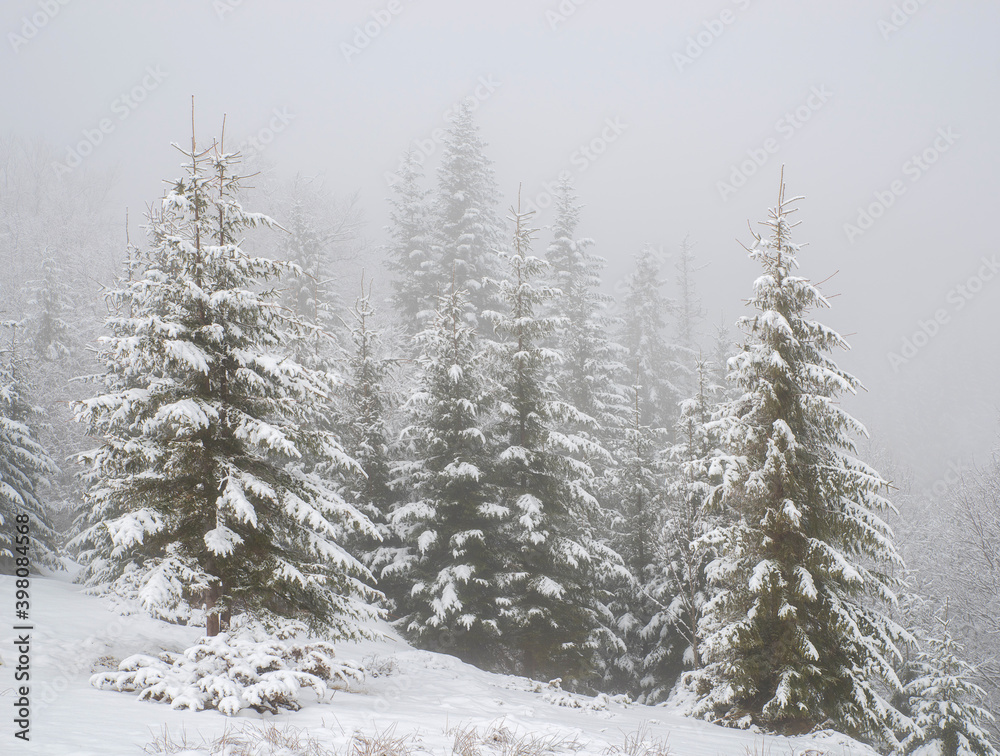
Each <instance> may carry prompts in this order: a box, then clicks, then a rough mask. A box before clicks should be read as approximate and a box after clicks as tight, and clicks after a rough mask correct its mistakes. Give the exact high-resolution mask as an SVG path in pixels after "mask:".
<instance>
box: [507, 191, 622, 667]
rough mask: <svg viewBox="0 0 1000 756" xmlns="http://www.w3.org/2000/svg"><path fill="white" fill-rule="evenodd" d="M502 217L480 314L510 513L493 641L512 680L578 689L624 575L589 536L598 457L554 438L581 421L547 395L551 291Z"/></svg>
mask: <svg viewBox="0 0 1000 756" xmlns="http://www.w3.org/2000/svg"><path fill="white" fill-rule="evenodd" d="M511 212H512V218H511V220H513V221H514V223H515V232H514V243H513V250H512V251H511V252H510V253H509V254H506V255H505V257H506V263H507V264H508V267H509V275H508V277H506V278H504V279H501V280H500V281H499V282H498V288H499V294H500V301H501V302H502V303H503V305H504V309H503V310H502V311H501V312H491V313H489V317H490V318H491V319H492V320H493V324H494V328H495V330H496V334H497V342H496V344H495V345H494V351H495V355H496V359H495V365H496V366H497V377H496V381H497V386H498V392H499V397H498V410H499V411H498V419H497V424H496V426H495V427H494V428H493V432H492V434H491V437H492V438H494V439H496V442H497V451H496V468H495V471H494V473H495V475H494V479H495V481H496V485H497V487H498V488H499V489H500V494H499V496H500V503H501V505H502V506H503V507H504V509H505V510H507V511H509V512H510V513H511V514H510V519H509V523H510V529H509V532H508V535H507V538H508V541H507V543H508V544H509V545H506V546H505V549H506V552H507V553H506V555H505V557H506V563H505V568H504V570H503V572H502V573H501V574H500V575H499V576H498V578H499V585H500V588H501V590H502V591H503V592H504V594H505V595H504V599H503V604H502V607H501V608H502V617H501V624H500V627H501V638H502V641H503V644H504V646H505V647H506V648H507V649H508V650H509V653H510V654H511V657H512V661H513V662H514V665H515V668H516V669H517V670H518V671H520V672H521V673H523V674H527V675H529V676H532V677H536V678H538V677H539V676H541V678H542V679H546V678H549V677H555V676H559V677H562V678H563V679H564V680H569V681H573V682H575V683H582V684H586V682H588V680H589V679H590V678H593V677H594V675H595V674H596V673H597V672H598V671H599V670H598V669H597V667H598V666H599V660H598V659H597V654H596V651H597V649H598V648H599V647H600V646H601V644H602V643H606V642H608V641H607V639H606V638H604V637H603V636H604V635H605V634H606V633H607V628H608V626H609V625H610V623H611V622H612V620H613V617H612V616H611V614H610V611H609V610H608V607H607V603H608V599H609V591H608V587H609V586H610V585H611V582H612V581H613V580H620V579H623V577H627V572H626V571H625V570H624V567H623V565H622V563H621V557H620V556H618V555H617V554H616V553H615V552H614V551H613V550H611V549H610V548H609V547H607V546H606V545H605V544H603V543H602V542H600V541H599V539H598V538H597V536H596V534H595V533H594V532H593V531H594V529H595V526H598V525H599V524H601V523H603V521H604V520H605V515H604V513H603V512H601V508H600V505H599V503H598V501H597V499H596V498H595V497H594V493H593V492H594V487H595V484H596V480H595V475H594V471H593V468H592V467H591V466H590V465H589V464H587V463H586V462H585V461H582V460H585V459H598V458H600V456H601V455H602V449H601V448H600V446H599V445H598V444H595V443H594V442H593V441H591V440H589V439H587V438H585V437H583V436H580V435H575V434H571V433H565V432H560V431H559V430H557V429H558V428H566V427H568V426H571V425H574V424H577V423H583V422H585V420H586V419H585V417H584V416H583V415H582V413H580V412H579V411H578V410H577V409H576V408H575V407H573V406H571V405H569V404H568V403H566V402H563V401H560V400H559V399H558V398H557V397H558V394H557V390H556V387H555V386H554V385H553V381H552V378H551V375H552V363H553V362H558V361H559V359H560V355H559V354H558V352H556V351H554V350H552V349H549V348H546V347H545V346H543V345H544V343H545V341H546V339H547V338H548V337H549V335H550V334H551V333H552V330H553V328H554V325H555V324H554V322H553V319H552V318H549V317H545V316H543V315H541V314H540V311H541V309H542V307H544V305H545V302H546V300H548V299H549V298H551V296H552V294H553V292H552V290H551V288H550V287H548V286H545V285H540V284H539V283H538V281H539V279H540V278H541V275H542V273H543V271H544V268H545V263H544V261H542V260H540V259H538V258H536V257H533V256H532V255H531V252H530V246H531V239H532V234H533V230H532V229H529V227H528V225H527V224H528V220H529V218H530V215H531V213H522V212H520V210H519V209H518V210H512V211H511ZM612 635H613V634H612ZM612 640H613V639H612Z"/></svg>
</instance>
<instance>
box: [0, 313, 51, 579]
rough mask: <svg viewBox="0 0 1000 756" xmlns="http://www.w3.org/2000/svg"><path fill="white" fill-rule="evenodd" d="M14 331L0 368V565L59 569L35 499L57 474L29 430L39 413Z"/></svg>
mask: <svg viewBox="0 0 1000 756" xmlns="http://www.w3.org/2000/svg"><path fill="white" fill-rule="evenodd" d="M12 327H13V329H14V330H13V334H14V335H12V337H11V348H10V351H9V353H8V356H7V359H6V360H4V363H2V364H0V525H2V526H3V527H2V528H0V565H2V566H3V567H5V568H12V567H15V566H18V567H20V566H29V567H30V566H34V565H44V566H46V567H50V568H53V569H62V564H61V563H60V561H59V549H58V547H57V545H56V541H57V538H56V533H55V532H54V531H53V529H52V525H51V523H50V519H49V515H48V512H47V511H46V507H45V506H44V504H43V503H42V501H41V499H40V498H39V490H40V489H41V488H43V487H45V486H47V485H48V482H49V480H48V479H49V477H50V476H52V475H54V474H56V473H57V472H58V468H57V467H56V464H55V462H53V461H52V458H51V457H50V456H49V455H48V452H46V450H45V449H44V448H43V447H42V445H41V444H39V443H38V441H37V440H36V438H37V432H36V430H35V428H34V427H33V426H35V425H36V424H37V422H38V421H39V419H40V417H41V415H42V411H41V410H40V409H39V408H38V407H36V406H34V405H33V404H32V403H31V401H30V400H29V397H28V386H27V385H26V384H25V382H24V380H23V378H22V376H23V374H24V366H23V363H22V361H21V359H20V358H19V357H18V355H17V350H16V333H17V329H16V326H12Z"/></svg>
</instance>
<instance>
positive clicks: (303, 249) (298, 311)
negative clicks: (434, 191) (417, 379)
mask: <svg viewBox="0 0 1000 756" xmlns="http://www.w3.org/2000/svg"><path fill="white" fill-rule="evenodd" d="M287 194H288V196H287V200H286V201H285V203H284V204H286V205H287V216H286V218H285V219H284V221H283V225H284V228H285V230H286V231H287V232H288V233H287V234H285V235H284V238H283V240H282V244H281V247H280V248H279V250H278V255H277V256H278V258H279V259H281V260H286V261H287V262H290V263H292V264H293V265H295V266H297V269H296V272H295V273H294V274H293V275H288V276H286V277H285V280H284V282H283V286H282V288H283V292H282V297H281V301H282V304H283V305H284V306H285V307H287V308H288V309H289V310H290V311H291V312H292V314H293V316H294V317H295V318H296V319H298V320H301V321H303V322H305V323H309V324H311V325H312V326H314V327H313V328H310V329H308V331H307V332H306V333H305V334H304V335H303V337H300V338H298V339H296V342H295V344H294V349H295V357H296V359H297V360H298V361H299V362H300V363H302V364H303V365H307V366H309V367H321V366H325V365H330V364H331V363H332V362H333V361H334V358H335V356H337V351H338V350H337V342H336V340H335V338H333V335H334V334H335V333H336V331H337V329H338V327H339V326H340V320H339V318H338V317H337V315H336V312H337V309H338V305H339V304H340V302H339V301H338V296H337V293H336V291H334V288H333V286H332V284H333V282H334V281H336V280H337V276H336V275H335V274H334V272H333V263H334V248H335V247H336V246H337V245H339V244H344V243H345V242H346V241H348V240H349V239H350V238H351V237H352V235H353V234H354V233H355V232H356V226H357V223H358V218H357V214H356V213H355V212H353V210H352V208H351V207H347V208H345V209H342V210H340V212H338V213H336V214H335V211H333V210H332V209H331V208H329V207H328V202H329V200H328V197H327V195H326V194H325V192H324V191H323V189H322V187H321V186H319V185H318V184H317V183H316V180H315V179H305V178H303V177H301V176H297V177H296V178H295V179H294V180H293V181H292V183H291V184H290V186H289V188H288V189H287Z"/></svg>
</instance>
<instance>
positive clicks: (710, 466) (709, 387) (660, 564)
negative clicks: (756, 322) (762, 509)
mask: <svg viewBox="0 0 1000 756" xmlns="http://www.w3.org/2000/svg"><path fill="white" fill-rule="evenodd" d="M695 377H696V380H697V384H696V390H695V393H694V395H693V396H692V397H691V398H689V399H686V400H684V401H683V402H681V407H680V410H681V414H680V419H679V420H678V424H677V433H676V436H677V440H676V442H674V443H673V444H671V445H670V447H669V451H668V457H669V458H668V459H667V460H666V461H665V466H666V467H667V470H668V472H667V477H668V482H667V486H666V491H665V496H664V497H663V502H664V509H663V512H662V514H661V517H660V520H659V523H658V524H659V531H658V532H659V539H658V542H657V545H658V547H659V550H660V551H659V553H658V554H657V559H656V564H655V577H654V578H653V579H652V580H650V581H649V582H648V585H649V592H650V594H651V595H652V596H653V597H654V598H655V599H656V602H657V604H658V606H659V611H657V612H656V613H655V614H654V615H653V617H652V619H651V620H650V622H649V624H648V625H647V626H646V627H645V628H644V631H643V635H644V636H645V637H647V638H651V639H655V645H654V647H653V648H652V650H651V651H650V652H649V654H648V655H647V656H646V658H645V659H644V667H645V672H646V677H645V679H644V680H643V683H644V689H645V698H646V700H647V701H648V702H651V703H652V702H656V701H660V700H662V699H663V698H665V697H666V695H667V694H669V692H670V689H671V688H672V687H673V684H674V682H675V681H676V678H677V676H678V674H679V673H680V672H681V670H682V669H685V668H686V669H698V668H699V667H701V651H700V648H699V646H700V641H701V637H700V635H699V624H700V622H701V616H702V608H703V607H704V606H705V603H706V602H707V601H708V598H709V588H708V580H707V577H706V570H705V568H706V566H707V564H708V562H709V560H710V559H712V558H714V557H715V556H716V554H715V553H714V551H713V550H712V548H711V547H707V548H706V547H704V544H702V547H701V548H695V547H694V546H695V544H696V543H698V542H699V539H701V538H702V536H704V535H705V534H706V533H707V532H708V531H709V529H710V527H711V524H712V519H711V518H710V517H709V516H708V515H707V514H706V513H705V511H704V503H705V499H706V497H707V496H708V493H709V491H710V489H711V485H712V479H713V477H714V476H717V475H718V474H719V473H720V472H721V471H720V470H718V469H717V465H716V464H715V462H716V460H717V459H718V457H719V455H720V451H719V446H718V444H719V442H718V438H717V433H716V432H715V429H714V427H713V424H712V416H713V412H714V410H715V407H716V402H717V399H718V395H719V392H720V389H719V387H718V386H717V385H715V383H714V382H713V380H712V365H711V364H710V363H709V362H708V361H707V360H705V359H703V358H701V357H699V358H698V361H697V362H696V364H695ZM716 482H718V481H716ZM674 651H677V652H680V653H679V654H678V653H672V652H674Z"/></svg>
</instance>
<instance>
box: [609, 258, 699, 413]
mask: <svg viewBox="0 0 1000 756" xmlns="http://www.w3.org/2000/svg"><path fill="white" fill-rule="evenodd" d="M660 257H661V254H660V252H659V250H657V249H656V248H655V247H653V246H652V245H650V244H646V245H644V246H643V248H642V249H641V250H640V251H639V254H637V255H636V256H635V268H634V270H633V271H632V272H631V273H630V274H629V275H628V277H627V278H626V279H625V281H624V283H623V285H622V289H623V294H622V297H621V322H622V324H623V326H622V331H621V333H620V335H619V338H618V340H619V342H620V343H621V345H622V346H623V347H624V348H625V349H626V352H627V357H626V364H628V365H629V366H630V367H631V368H633V369H635V371H636V379H635V384H636V386H637V387H638V389H639V411H640V416H641V424H642V425H645V426H649V427H651V428H665V429H667V430H668V431H671V432H672V430H673V427H674V424H675V422H676V419H677V403H678V402H679V401H680V400H681V399H682V398H683V397H684V393H683V390H682V379H683V374H684V371H685V368H684V366H683V365H682V364H680V357H681V354H680V351H679V349H678V347H677V345H676V344H673V343H671V340H670V338H669V336H668V334H667V326H668V317H669V314H670V310H671V308H672V303H671V302H670V300H669V299H668V298H667V297H666V296H664V294H663V284H664V282H663V279H662V277H661V276H662V274H663V270H662V262H661V260H660Z"/></svg>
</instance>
